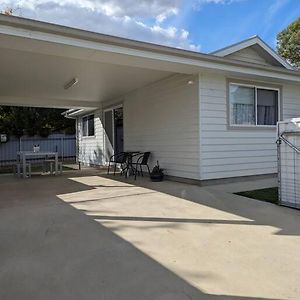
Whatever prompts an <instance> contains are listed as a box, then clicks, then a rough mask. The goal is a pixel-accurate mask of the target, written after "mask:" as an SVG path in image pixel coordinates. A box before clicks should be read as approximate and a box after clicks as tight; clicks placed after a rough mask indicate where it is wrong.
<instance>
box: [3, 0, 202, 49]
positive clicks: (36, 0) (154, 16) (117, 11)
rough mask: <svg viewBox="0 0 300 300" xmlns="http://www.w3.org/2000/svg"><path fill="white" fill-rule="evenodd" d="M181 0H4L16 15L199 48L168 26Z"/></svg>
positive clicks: (182, 31) (152, 41) (175, 29)
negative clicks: (168, 20) (168, 21)
mask: <svg viewBox="0 0 300 300" xmlns="http://www.w3.org/2000/svg"><path fill="white" fill-rule="evenodd" d="M181 5H182V0H138V1H136V0H17V1H16V0H4V1H1V6H2V7H0V9H1V8H5V7H12V8H13V9H15V14H16V15H21V16H23V17H27V18H32V19H38V20H42V21H46V22H51V23H56V24H61V25H66V26H71V27H76V28H81V29H85V30H90V31H95V32H101V33H105V34H111V35H116V36H121V37H126V38H131V39H136V40H142V41H147V42H151V43H156V44H163V45H167V46H172V47H177V48H184V49H189V50H193V51H199V49H200V46H199V45H195V44H193V43H192V42H191V41H190V39H189V33H188V32H187V31H186V30H185V29H182V28H175V27H173V26H170V25H167V24H166V23H167V22H166V21H167V19H168V18H169V17H170V16H174V15H177V14H178V13H179V12H180V8H181Z"/></svg>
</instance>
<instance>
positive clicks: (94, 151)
mask: <svg viewBox="0 0 300 300" xmlns="http://www.w3.org/2000/svg"><path fill="white" fill-rule="evenodd" d="M101 117H102V113H101V110H100V109H99V110H97V111H95V112H94V118H95V119H94V121H95V136H93V137H83V136H82V122H81V120H82V118H81V117H80V118H78V125H77V126H78V136H79V141H78V147H79V151H78V156H79V161H80V162H82V163H84V164H86V165H102V164H103V141H104V138H103V134H104V133H103V126H102V122H101Z"/></svg>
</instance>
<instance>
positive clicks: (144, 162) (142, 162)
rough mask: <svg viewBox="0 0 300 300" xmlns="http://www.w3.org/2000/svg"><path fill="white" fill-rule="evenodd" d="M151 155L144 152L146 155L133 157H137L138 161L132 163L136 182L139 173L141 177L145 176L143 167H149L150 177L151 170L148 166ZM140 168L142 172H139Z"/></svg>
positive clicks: (140, 154)
mask: <svg viewBox="0 0 300 300" xmlns="http://www.w3.org/2000/svg"><path fill="white" fill-rule="evenodd" d="M150 154H151V152H144V153H139V154H136V155H134V156H133V157H137V159H136V161H135V162H132V163H131V164H132V167H133V169H134V179H135V180H136V176H137V174H138V173H141V175H142V176H144V173H143V168H142V166H146V167H147V169H148V173H149V176H150V168H149V165H148V161H149V157H150ZM138 168H139V169H140V170H138Z"/></svg>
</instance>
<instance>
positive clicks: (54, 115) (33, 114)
mask: <svg viewBox="0 0 300 300" xmlns="http://www.w3.org/2000/svg"><path fill="white" fill-rule="evenodd" d="M63 111H64V110H62V109H53V108H34V107H15V106H2V107H1V106H0V133H7V134H11V135H15V136H18V137H20V136H22V135H24V134H27V135H30V136H33V135H35V134H39V135H41V136H47V135H48V134H50V133H51V132H55V131H56V132H57V131H65V132H68V133H75V121H74V120H71V119H67V118H65V117H64V116H62V115H61V113H62V112H63Z"/></svg>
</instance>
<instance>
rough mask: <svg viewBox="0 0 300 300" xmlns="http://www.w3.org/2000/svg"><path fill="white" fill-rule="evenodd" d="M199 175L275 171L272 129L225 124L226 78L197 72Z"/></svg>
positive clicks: (214, 176)
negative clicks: (233, 126) (239, 128)
mask: <svg viewBox="0 0 300 300" xmlns="http://www.w3.org/2000/svg"><path fill="white" fill-rule="evenodd" d="M199 81H200V83H199V85H200V89H199V90H200V107H201V109H200V128H201V133H200V139H201V146H200V166H201V167H200V170H201V179H202V180H205V179H215V178H226V177H236V176H247V175H258V174H268V173H275V172H276V171H277V156H276V144H275V140H276V130H275V129H274V130H265V129H261V130H247V129H242V130H237V129H233V130H230V129H228V126H227V99H226V84H227V83H226V78H225V76H224V75H218V74H201V75H200V77H199Z"/></svg>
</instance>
